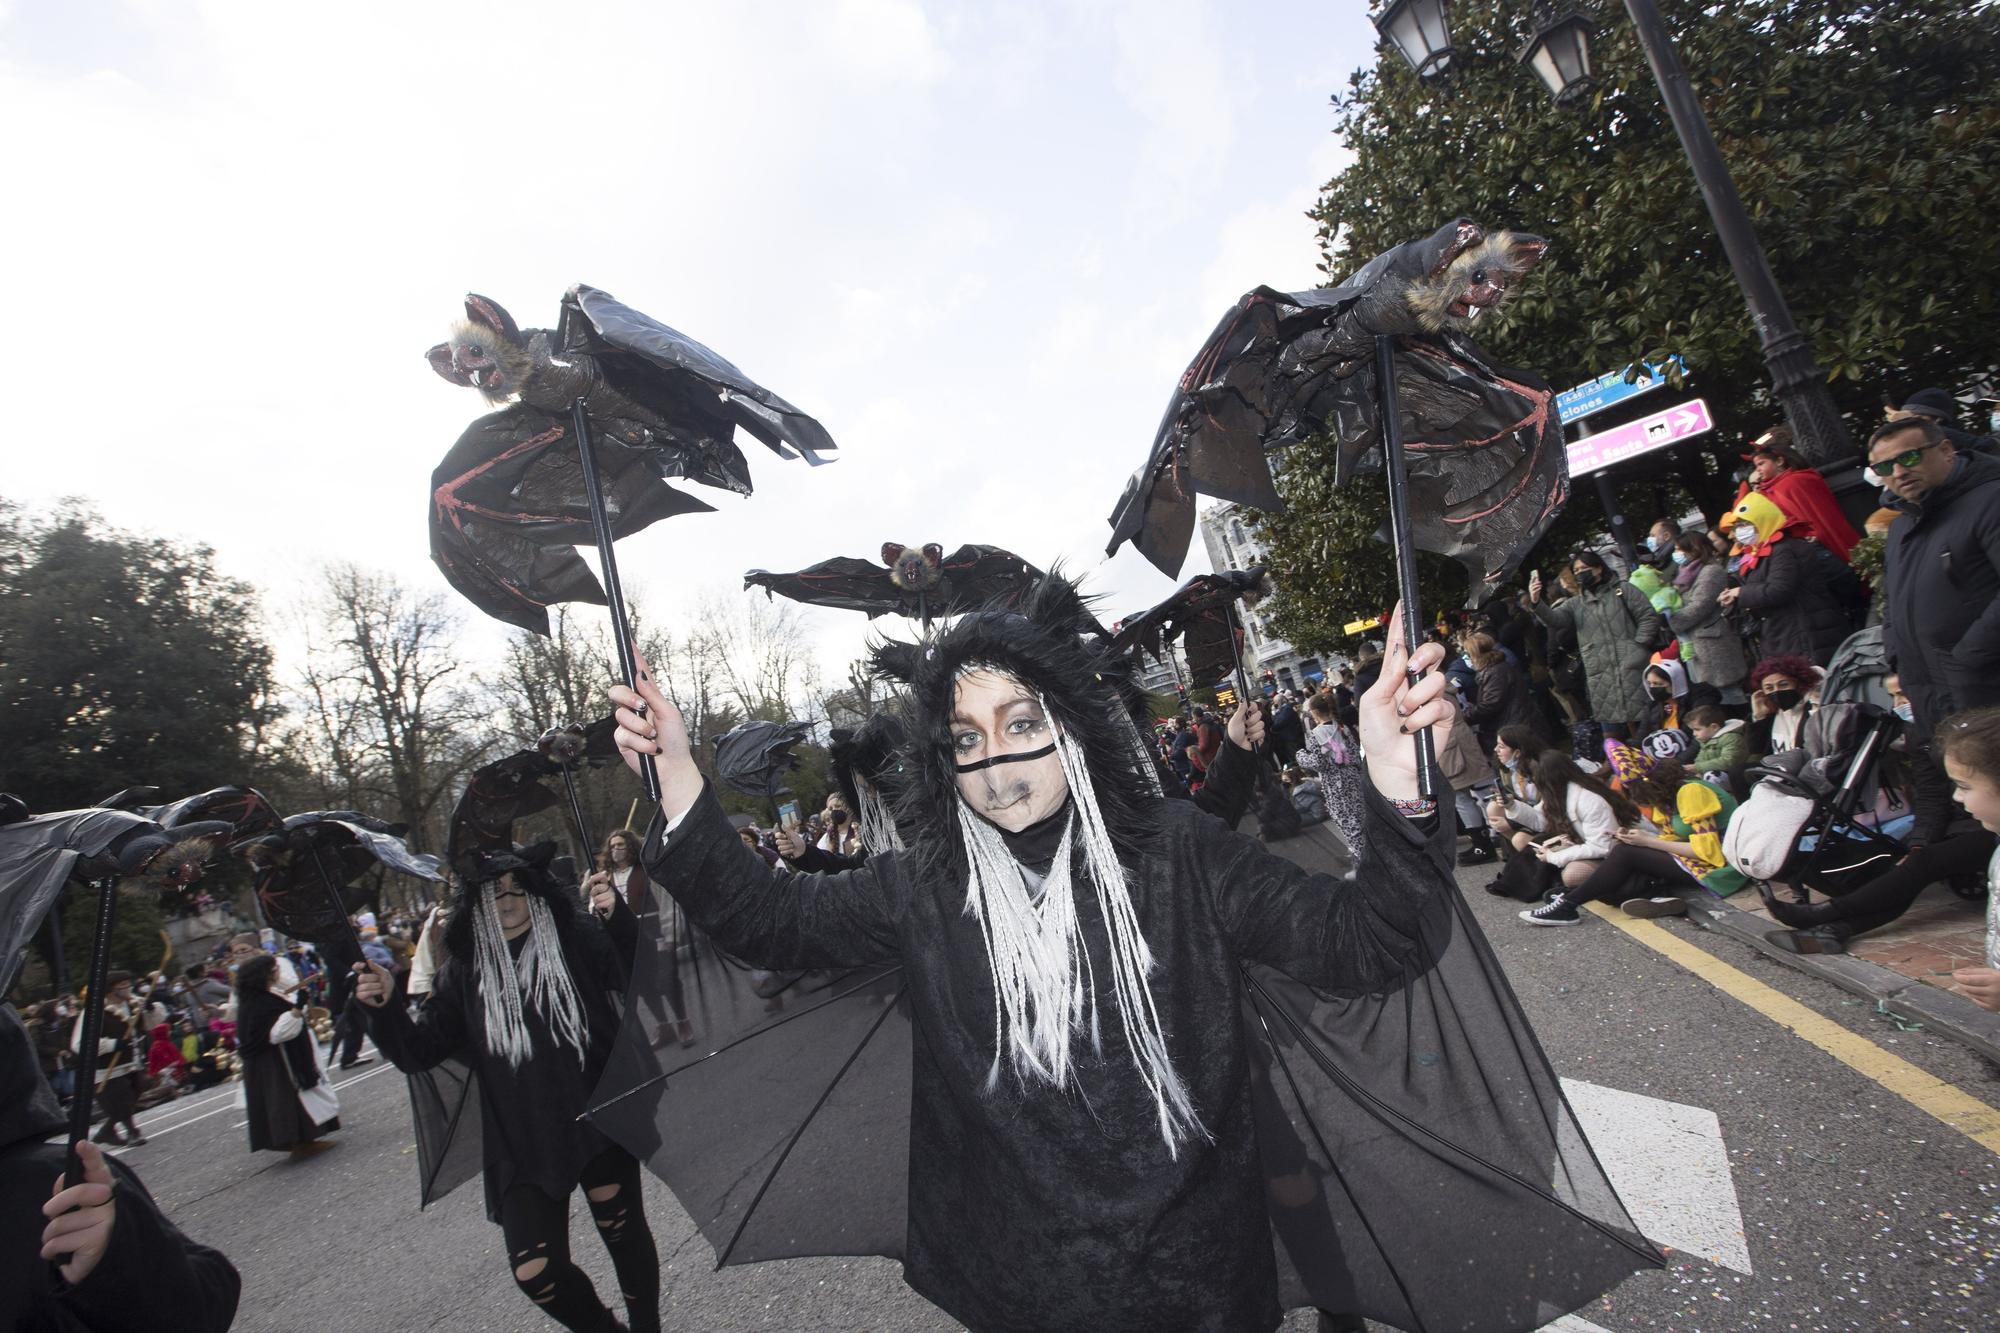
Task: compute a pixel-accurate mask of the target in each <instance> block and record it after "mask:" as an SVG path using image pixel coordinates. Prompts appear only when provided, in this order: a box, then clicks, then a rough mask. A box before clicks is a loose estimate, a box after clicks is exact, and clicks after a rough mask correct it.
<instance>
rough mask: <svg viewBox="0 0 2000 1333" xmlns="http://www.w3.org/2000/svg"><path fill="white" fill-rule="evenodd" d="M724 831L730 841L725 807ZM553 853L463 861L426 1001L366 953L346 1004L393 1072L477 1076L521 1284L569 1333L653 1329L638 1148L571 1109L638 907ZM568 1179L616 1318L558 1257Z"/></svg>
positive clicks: (563, 1245)
mask: <svg viewBox="0 0 2000 1333" xmlns="http://www.w3.org/2000/svg"><path fill="white" fill-rule="evenodd" d="M722 829H723V833H724V836H726V837H727V838H728V839H729V841H730V842H732V843H735V842H736V833H735V830H734V829H733V828H731V827H730V825H729V823H728V820H727V819H726V818H723V819H722ZM737 845H739V846H740V845H741V844H737ZM554 854H555V846H554V844H553V843H542V844H539V845H537V846H535V847H527V848H514V849H512V850H508V851H501V850H492V851H483V852H477V853H468V854H466V855H464V856H461V857H460V858H459V860H458V862H457V864H456V865H454V867H453V871H454V875H455V877H456V882H457V884H458V889H457V892H456V894H455V896H454V897H453V899H452V903H451V909H450V913H449V915H448V916H447V918H446V924H445V926H444V954H445V959H444V962H443V964H442V965H441V966H440V967H439V968H438V971H437V974H436V976H435V978H434V979H433V982H432V987H431V996H430V999H429V1000H427V1001H426V1002H425V1003H424V1006H423V1008H422V1009H420V1010H419V1011H417V1012H416V1013H415V1014H412V1013H410V1012H409V1008H408V1005H407V1003H406V995H405V993H404V992H402V991H401V990H400V988H399V987H398V985H397V982H396V978H395V977H394V976H393V975H392V974H391V973H390V972H389V971H388V970H387V969H385V968H382V967H379V966H377V965H376V964H374V963H365V962H364V963H356V964H355V965H354V971H355V974H356V976H357V978H358V980H357V983H356V986H355V1000H356V1001H357V1003H358V1004H359V1005H360V1007H361V1009H362V1012H363V1013H364V1014H365V1015H366V1016H367V1020H368V1027H369V1030H370V1032H371V1033H372V1035H373V1036H374V1038H375V1044H376V1046H378V1047H379V1048H380V1049H381V1051H382V1053H383V1054H385V1055H387V1056H388V1057H389V1059H390V1060H391V1061H393V1062H394V1063H395V1065H396V1067H397V1068H398V1069H401V1070H403V1071H405V1072H406V1073H422V1071H425V1070H428V1069H431V1068H433V1067H435V1066H437V1065H440V1064H442V1063H444V1062H445V1061H446V1060H456V1061H458V1062H460V1063H461V1064H464V1065H467V1066H469V1067H470V1068H471V1069H472V1071H473V1072H474V1073H475V1074H477V1076H478V1084H479V1098H478V1101H479V1111H478V1116H479V1135H480V1138H479V1149H480V1155H481V1158H482V1164H483V1168H484V1169H483V1172H482V1174H483V1176H484V1178H485V1186H486V1216H487V1218H488V1220H490V1221H493V1222H497V1223H498V1224H499V1225H500V1230H501V1234H502V1235H503V1237H504V1238H505V1240H506V1245H507V1261H508V1264H509V1266H510V1267H511V1268H512V1270H513V1275H514V1282H515V1284H516V1285H517V1286H518V1287H519V1288H520V1290H521V1294H522V1295H524V1296H526V1297H527V1298H528V1299H529V1300H530V1301H533V1302H534V1303H535V1305H536V1306H537V1307H538V1308H539V1309H540V1310H541V1311H542V1313H544V1314H546V1315H548V1316H549V1317H550V1318H551V1319H553V1320H555V1321H556V1322H557V1323H559V1324H561V1325H562V1326H563V1327H564V1328H568V1329H574V1330H579V1333H583V1331H588V1333H626V1330H628V1329H629V1330H630V1333H640V1331H641V1330H645V1333H658V1330H659V1327H660V1308H659V1307H660V1260H659V1253H658V1250H657V1249H656V1248H655V1247H654V1244H653V1233H652V1231H651V1229H650V1228H649V1227H648V1225H647V1223H646V1213H645V1207H644V1201H643V1200H642V1198H641V1197H640V1187H639V1162H638V1159H637V1158H636V1157H634V1156H633V1155H632V1154H631V1153H630V1152H628V1151H627V1150H626V1149H624V1148H622V1147H619V1146H618V1145H617V1144H615V1143H613V1142H611V1141H610V1140H609V1139H607V1138H606V1137H605V1136H604V1135H603V1133H602V1132H600V1131H599V1130H598V1129H597V1127H596V1126H595V1125H593V1124H591V1123H589V1122H588V1121H585V1120H583V1119H581V1113H582V1112H583V1110H584V1108H585V1107H586V1106H588V1105H589V1104H590V1101H589V1095H590V1091H591V1089H592V1088H594V1087H595V1086H596V1085H597V1082H598V1080H599V1079H600V1078H602V1077H603V1074H604V1069H605V1066H606V1065H607V1064H608V1063H609V1062H610V1059H611V1050H612V1046H613V1044H614V1040H615V1038H616V1035H617V1032H618V1025H619V1009H620V1006H619V1003H618V997H619V996H620V995H621V994H622V993H623V992H624V990H625V989H626V984H627V983H626V977H627V974H628V972H629V970H630V967H631V960H632V953H633V950H634V948H635V947H636V945H637V942H638V930H639V926H638V918H637V917H636V916H634V915H633V912H632V908H631V906H630V905H629V904H628V903H627V902H626V901H625V899H623V898H621V897H620V896H619V895H618V891H617V888H616V886H615V885H614V884H613V883H612V882H611V880H610V878H609V877H608V876H607V877H604V878H601V879H594V881H593V883H592V885H591V889H590V893H591V897H590V913H589V914H584V913H582V912H581V911H580V909H579V908H578V907H577V906H576V903H575V899H574V896H573V895H572V894H571V893H568V892H565V891H564V890H563V889H562V888H561V887H559V886H558V885H557V884H556V883H555V881H554V880H552V879H551V878H550V876H549V872H548V866H549V862H550V861H551V860H552V859H553V857H554ZM744 854H745V855H749V854H750V853H749V852H748V851H747V849H746V851H745V853H744ZM759 864H762V863H761V862H759ZM600 923H601V924H600ZM420 1114H421V1113H420ZM448 1152H449V1145H447V1147H446V1148H445V1149H444V1150H443V1151H442V1152H441V1154H440V1156H443V1155H445V1154H448ZM579 1189H581V1190H582V1191H583V1192H584V1200H585V1202H586V1203H587V1205H588V1206H589V1209H590V1215H591V1217H592V1218H593V1219H594V1220H595V1221H596V1223H597V1234H598V1239H599V1240H601V1241H603V1243H604V1248H605V1250H606V1252H607V1253H609V1254H610V1256H611V1265H612V1268H613V1269H614V1270H615V1271H616V1273H617V1276H618V1287H619V1290H620V1292H622V1293H623V1295H624V1300H625V1310H626V1319H627V1321H629V1322H621V1321H620V1320H619V1319H618V1318H617V1317H616V1316H614V1315H613V1314H612V1313H611V1312H610V1311H609V1310H607V1309H606V1308H605V1307H604V1304H603V1302H602V1301H601V1300H600V1299H599V1298H598V1295H597V1289H596V1287H595V1286H594V1285H593V1284H592V1283H591V1280H590V1278H589V1276H588V1275H587V1274H585V1273H584V1271H583V1270H582V1269H581V1268H579V1267H578V1266H577V1265H576V1263H575V1262H574V1261H573V1260H572V1259H571V1257H570V1244H569V1200H570V1195H571V1194H572V1193H574V1192H575V1191H577V1190H579Z"/></svg>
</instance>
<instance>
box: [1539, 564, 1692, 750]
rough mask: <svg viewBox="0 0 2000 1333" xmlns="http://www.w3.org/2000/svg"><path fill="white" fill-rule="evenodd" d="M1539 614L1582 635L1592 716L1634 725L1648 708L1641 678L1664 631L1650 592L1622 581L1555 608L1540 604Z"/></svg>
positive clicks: (1580, 652) (1554, 625)
mask: <svg viewBox="0 0 2000 1333" xmlns="http://www.w3.org/2000/svg"><path fill="white" fill-rule="evenodd" d="M1534 611H1535V617H1536V619H1538V620H1540V621H1541V622H1542V623H1543V624H1544V625H1548V626H1549V627H1551V628H1553V629H1574V630H1575V631H1576V642H1577V653H1578V655H1579V656H1581V657H1582V658H1583V675H1584V681H1585V689H1586V690H1587V691H1588V692H1589V695H1590V715H1591V716H1592V717H1594V718H1596V719H1597V720H1598V721H1599V722H1608V723H1628V722H1630V721H1632V720H1633V719H1634V718H1636V717H1638V716H1639V714H1640V713H1641V712H1643V711H1644V710H1645V707H1646V685H1645V682H1644V681H1643V680H1642V679H1641V676H1642V675H1643V673H1644V672H1645V670H1646V662H1647V660H1648V659H1649V658H1651V657H1652V655H1653V649H1654V648H1655V647H1657V646H1658V644H1659V639H1660V636H1661V630H1662V628H1663V627H1662V625H1661V623H1660V613H1659V612H1657V611H1655V610H1654V609H1653V606H1652V603H1651V602H1649V601H1647V600H1646V594H1645V593H1643V592H1641V591H1639V590H1638V589H1637V588H1635V587H1633V586H1632V585H1631V584H1629V583H1627V582H1625V581H1624V580H1622V579H1621V580H1619V581H1618V582H1616V583H1613V584H1611V585H1610V586H1609V587H1605V586H1602V585H1600V586H1598V587H1596V588H1592V589H1590V590H1589V591H1588V592H1584V593H1580V594H1578V595H1577V596H1575V597H1572V598H1570V599H1569V600H1567V601H1565V602H1561V603H1559V604H1557V605H1555V606H1543V605H1541V604H1540V603H1536V605H1535V608H1534Z"/></svg>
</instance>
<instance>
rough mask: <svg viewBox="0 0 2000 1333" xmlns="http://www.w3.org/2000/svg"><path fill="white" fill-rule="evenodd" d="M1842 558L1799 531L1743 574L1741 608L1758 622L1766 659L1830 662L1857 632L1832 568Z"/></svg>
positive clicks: (1775, 542) (1781, 538)
mask: <svg viewBox="0 0 2000 1333" xmlns="http://www.w3.org/2000/svg"><path fill="white" fill-rule="evenodd" d="M1839 563H1840V560H1839V557H1837V556H1835V555H1834V553H1833V552H1831V551H1829V550H1827V549H1826V548H1825V547H1823V546H1821V545H1820V544H1819V543H1817V542H1813V541H1807V540H1804V539H1802V538H1800V537H1799V536H1798V535H1797V533H1796V531H1787V532H1781V533H1779V534H1778V535H1777V536H1776V537H1775V538H1773V539H1772V541H1771V543H1770V546H1769V549H1768V550H1766V551H1764V553H1763V554H1762V555H1761V556H1760V557H1759V558H1758V560H1757V563H1756V564H1755V565H1754V566H1753V567H1752V568H1751V569H1750V570H1749V571H1748V572H1746V573H1745V574H1744V575H1743V576H1742V578H1743V591H1742V592H1741V593H1740V594H1738V596H1737V598H1736V609H1737V610H1739V611H1742V612H1744V613H1745V614H1747V615H1749V616H1752V617H1754V618H1755V621H1756V627H1757V628H1756V634H1757V653H1758V656H1760V657H1784V656H1787V655H1792V654H1796V655H1797V656H1799V657H1803V658H1805V659H1806V661H1808V662H1812V663H1815V664H1818V663H1823V662H1830V661H1832V660H1833V654H1834V651H1835V650H1836V649H1838V648H1839V647H1840V645H1841V641H1842V640H1844V639H1846V638H1847V636H1848V635H1850V634H1852V633H1854V630H1855V618H1854V611H1853V609H1852V608H1850V607H1847V606H1845V605H1843V604H1842V603H1841V601H1840V598H1839V596H1838V595H1837V594H1836V593H1835V591H1834V586H1833V582H1832V579H1833V578H1834V577H1835V576H1836V575H1837V574H1839V572H1840V571H1838V570H1836V569H1833V568H1830V566H1835V565H1838V564H1839Z"/></svg>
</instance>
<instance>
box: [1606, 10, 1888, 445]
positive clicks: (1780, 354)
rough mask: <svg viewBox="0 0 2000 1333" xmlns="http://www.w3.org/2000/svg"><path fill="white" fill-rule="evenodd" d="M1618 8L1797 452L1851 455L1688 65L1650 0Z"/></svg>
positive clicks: (1844, 428) (1822, 374) (1821, 373)
mask: <svg viewBox="0 0 2000 1333" xmlns="http://www.w3.org/2000/svg"><path fill="white" fill-rule="evenodd" d="M1625 10H1626V12H1627V13H1628V14H1630V15H1631V16H1632V27H1633V30H1634V31H1635V32H1637V33H1638V36H1639V45H1640V46H1641V47H1642V48H1643V49H1644V50H1645V52H1646V61H1647V63H1648V64H1650V65H1651V66H1652V67H1653V80H1654V82H1656V83H1657V84H1658V85H1659V88H1660V100H1661V101H1663V102H1665V103H1666V106H1667V115H1668V117H1669V118H1670V119H1671V120H1672V121H1673V123H1674V133H1676V134H1678V135H1679V136H1680V141H1681V148H1682V149H1683V150H1685V151H1686V153H1687V159H1688V165H1689V166H1690V167H1692V168H1693V169H1694V178H1695V181H1696V183H1697V184H1699V185H1700V186H1701V194H1702V198H1703V199H1704V200H1705V201H1706V202H1707V204H1708V215H1709V217H1710V218H1711V219H1712V220H1713V221H1714V223H1715V234H1716V236H1717V237H1718V238H1719V239H1720V240H1721V241H1722V249H1723V253H1725V254H1727V255H1728V256H1729V266H1730V267H1731V268H1732V269H1734V270H1735V272H1736V284H1737V286H1739V287H1741V288H1742V289H1743V300H1744V303H1745V304H1746V305H1748V306H1749V307H1750V319H1751V322H1752V323H1753V324H1754V325H1755V326H1756V329H1757V336H1758V338H1759V339H1760V340H1761V341H1762V343H1763V346H1764V365H1765V367H1766V368H1767V369H1768V370H1769V371H1770V375H1771V385H1772V388H1774V389H1775V390H1776V391H1777V395H1778V401H1779V403H1781V404H1782V405H1783V407H1784V410H1785V420H1786V421H1787V422H1789V423H1790V424H1791V427H1792V436H1793V438H1794V439H1795V440H1796V441H1797V442H1798V445H1799V452H1800V453H1802V454H1803V455H1805V458H1806V461H1807V462H1809V463H1814V464H1818V463H1830V462H1835V461H1840V462H1845V461H1847V460H1848V459H1850V458H1851V457H1852V455H1853V452H1854V441H1853V440H1852V439H1851V438H1849V436H1848V434H1847V426H1846V425H1845V423H1843V422H1842V421H1841V419H1840V412H1839V410H1838V409H1837V408H1835V407H1834V405H1833V395H1832V394H1830V393H1828V392H1827V389H1826V374H1825V372H1824V371H1822V370H1821V369H1820V367H1819V363H1818V362H1817V361H1815V360H1814V359H1813V354H1812V344H1811V343H1810V342H1808V341H1807V339H1806V336H1805V334H1803V333H1801V332H1799V329H1798V326H1797V325H1796V324H1794V323H1793V322H1792V312H1791V307H1789V306H1788V305H1786V304H1785V296H1784V293H1783V292H1781V291H1779V290H1778V282H1777V279H1776V278H1774V277H1772V276H1771V265H1770V261H1769V260H1767V259H1766V258H1765V257H1764V247H1763V245H1762V244H1761V243H1759V242H1758V240H1757V233H1756V231H1755V229H1753V228H1752V227H1751V225H1750V215H1749V214H1748V213H1747V212H1745V211H1744V208H1743V200H1742V198H1741V197H1740V196H1739V195H1738V194H1737V193H1736V182H1735V180H1734V179H1732V178H1731V177H1730V174H1729V167H1728V164H1726V163H1725V162H1724V161H1723V160H1722V151H1721V150H1720V149H1718V148H1717V147H1716V146H1715V135H1714V134H1713V133H1711V132H1710V130H1709V128H1708V117H1707V116H1705V115H1704V114H1702V109H1701V103H1700V102H1699V101H1697V100H1696V99H1695V95H1694V89H1693V88H1692V87H1691V86H1689V84H1688V76H1687V71H1686V70H1685V69H1683V68H1682V67H1681V61H1680V56H1679V55H1677V54H1676V53H1675V51H1674V44H1673V39H1672V38H1671V37H1669V36H1668V34H1667V25H1666V22H1665V21H1664V20H1663V19H1662V18H1661V17H1660V10H1659V7H1658V6H1657V5H1655V4H1654V3H1653V0H1625Z"/></svg>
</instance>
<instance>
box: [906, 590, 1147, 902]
mask: <svg viewBox="0 0 2000 1333" xmlns="http://www.w3.org/2000/svg"><path fill="white" fill-rule="evenodd" d="M1108 645H1109V637H1108V636H1107V635H1106V634H1105V633H1104V630H1103V628H1102V627H1101V626H1100V625H1099V624H1098V623H1097V620H1096V619H1095V618H1094V617H1093V616H1092V615H1091V614H1090V610H1089V607H1088V605H1087V604H1086V602H1085V600H1084V598H1083V597H1082V595H1081V594H1080V593H1079V592H1078V591H1077V588H1076V585H1075V584H1074V583H1071V582H1070V581H1069V580H1068V579H1066V578H1064V577H1063V576H1062V575H1061V573H1060V572H1051V573H1049V574H1046V575H1044V576H1043V577H1042V579H1041V581H1040V582H1039V583H1037V584H1036V585H1035V586H1034V588H1033V589H1032V590H1031V591H1030V592H1029V593H1028V594H1027V595H1026V596H1025V597H1022V598H1021V599H1020V600H1019V601H1018V602H1016V603H1015V605H1014V606H1013V607H1012V608H1011V609H1006V610H997V609H996V610H983V611H973V612H968V613H967V614H965V615H962V616H960V617H958V618H957V619H956V620H954V621H953V622H952V623H951V624H950V625H949V626H946V627H942V628H939V629H937V630H935V631H934V632H933V633H931V634H930V635H928V636H926V637H925V638H923V639H921V640H919V641H918V642H916V643H905V642H900V641H893V640H892V641H888V642H884V643H880V644H878V645H876V646H875V648H874V650H873V660H874V665H875V669H876V671H877V672H879V673H880V674H882V675H884V676H887V677H890V678H891V679H894V680H897V681H900V682H901V683H902V684H903V685H904V686H906V687H907V688H908V690H909V706H908V709H907V710H906V713H905V717H904V722H905V725H906V727H907V729H908V734H909V740H908V752H907V766H908V769H909V774H910V781H909V782H908V783H906V784H905V787H904V790H903V791H902V792H901V793H899V795H898V797H897V805H896V821H897V823H898V824H899V825H900V826H901V828H902V829H903V831H904V836H905V838H906V839H907V840H908V841H909V842H910V856H911V858H912V860H913V862H914V865H915V867H916V871H917V873H918V874H919V875H920V876H923V877H925V878H929V877H930V876H933V875H937V876H947V877H949V878H952V879H962V878H964V876H965V874H966V855H965V847H964V840H963V836H962V835H961V833H960V832H959V827H958V815H957V801H958V772H957V765H956V763H955V761H954V759H953V755H952V745H951V727H950V719H951V707H952V700H953V695H954V693H955V691H956V687H957V681H958V677H959V674H960V673H961V672H963V671H965V670H966V669H967V668H969V667H975V666H986V667H993V668H996V669H998V670H1000V671H1002V672H1005V673H1006V674H1008V675H1010V676H1013V677H1014V678H1016V679H1018V680H1020V681H1022V682H1024V683H1025V684H1027V685H1029V686H1031V687H1033V688H1034V689H1035V690H1037V691H1039V692H1040V694H1041V696H1042V698H1043V700H1044V701H1045V702H1046V703H1047V705H1048V709H1049V713H1050V715H1051V716H1052V718H1053V719H1054V721H1055V722H1056V724H1057V725H1058V726H1059V727H1061V728H1062V730H1063V731H1064V732H1065V733H1067V734H1068V735H1069V736H1070V737H1071V738H1072V739H1073V740H1075V741H1076V742H1077V744H1078V745H1079V746H1081V748H1082V751H1083V755H1084V759H1085V762H1086V763H1087V764H1088V766H1089V769H1090V780H1091V783H1092V785H1093V786H1095V787H1096V789H1097V801H1098V806H1099V808H1100V809H1101V810H1102V812H1103V815H1104V823H1105V827H1106V828H1107V829H1108V830H1109V831H1110V834H1111V839H1112V842H1113V843H1114V844H1115V845H1116V846H1117V848H1118V851H1119V855H1120V857H1121V859H1123V860H1125V861H1127V862H1128V863H1130V862H1131V861H1134V860H1136V859H1137V857H1138V856H1139V854H1140V853H1141V852H1143V851H1144V850H1145V849H1146V848H1147V847H1148V846H1149V845H1150V844H1151V842H1152V840H1153V839H1154V837H1155V836H1156V835H1157V834H1158V832H1159V830H1160V828H1161V824H1162V819H1163V811H1162V809H1161V807H1162V804H1163V802H1162V800H1161V798H1160V796H1159V795H1158V793H1157V791H1156V789H1155V787H1154V786H1153V783H1152V781H1151V780H1150V778H1149V776H1148V775H1147V774H1146V773H1145V770H1143V769H1142V768H1141V767H1140V763H1141V759H1142V754H1141V751H1140V749H1139V741H1138V739H1137V738H1136V737H1135V733H1134V732H1133V730H1132V724H1131V721H1130V716H1129V714H1128V713H1127V712H1126V705H1125V696H1126V692H1127V690H1128V689H1129V686H1130V682H1129V681H1128V679H1127V676H1128V674H1129V669H1128V668H1127V666H1126V665H1125V662H1124V659H1123V658H1122V657H1115V656H1113V655H1111V654H1110V653H1109V651H1108ZM1147 762H1148V763H1150V760H1148V761H1147Z"/></svg>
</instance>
